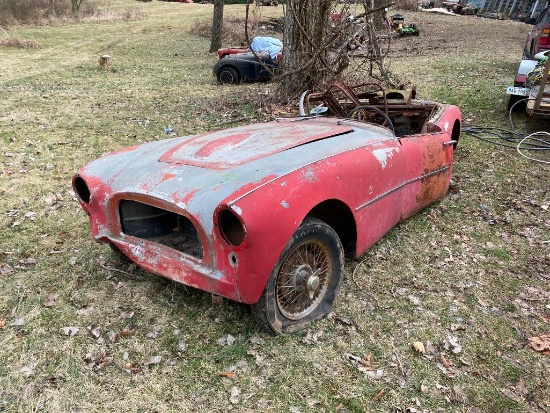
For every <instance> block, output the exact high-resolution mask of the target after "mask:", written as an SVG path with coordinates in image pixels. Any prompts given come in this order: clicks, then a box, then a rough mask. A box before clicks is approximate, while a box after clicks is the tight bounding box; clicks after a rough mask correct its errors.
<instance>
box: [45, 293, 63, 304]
mask: <svg viewBox="0 0 550 413" xmlns="http://www.w3.org/2000/svg"><path fill="white" fill-rule="evenodd" d="M58 297H59V294H57V293H51V294H50V295H48V297H46V299H45V300H44V302H43V303H42V305H43V306H44V307H47V308H50V307H53V306H55V304H56V302H57V298H58Z"/></svg>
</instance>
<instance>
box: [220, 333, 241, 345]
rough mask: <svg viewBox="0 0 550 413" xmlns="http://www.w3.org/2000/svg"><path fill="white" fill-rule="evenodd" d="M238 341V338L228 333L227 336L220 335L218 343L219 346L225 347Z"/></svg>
mask: <svg viewBox="0 0 550 413" xmlns="http://www.w3.org/2000/svg"><path fill="white" fill-rule="evenodd" d="M235 341H236V338H235V337H233V336H232V335H231V334H226V335H225V336H222V337H220V338H219V339H218V340H217V341H216V343H218V345H219V346H222V347H225V346H230V345H232V344H234V343H235Z"/></svg>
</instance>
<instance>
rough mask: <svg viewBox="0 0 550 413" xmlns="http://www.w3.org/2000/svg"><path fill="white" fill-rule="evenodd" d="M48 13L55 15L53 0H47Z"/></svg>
mask: <svg viewBox="0 0 550 413" xmlns="http://www.w3.org/2000/svg"><path fill="white" fill-rule="evenodd" d="M48 9H49V10H48V14H49V15H50V16H51V17H53V16H55V0H49V7H48Z"/></svg>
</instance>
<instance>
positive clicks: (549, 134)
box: [516, 131, 550, 164]
mask: <svg viewBox="0 0 550 413" xmlns="http://www.w3.org/2000/svg"><path fill="white" fill-rule="evenodd" d="M540 135H546V136H550V133H548V132H544V131H540V132H534V133H532V134H530V135H527V136H526V137H525V138H523V139H522V140H521V141H520V142H519V143H518V146H517V148H516V149H517V151H518V153H519V154H520V155H521V156H523V157H524V158H527V159H530V160H531V161H535V162H540V163H545V164H550V161H543V160H542V159H537V158H532V157H530V156H527V155H525V154H524V153H523V152H521V150H520V147H521V145H522V143H523V142H525V141H526V140H527V139H532V138H533V137H534V136H540Z"/></svg>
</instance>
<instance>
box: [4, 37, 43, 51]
mask: <svg viewBox="0 0 550 413" xmlns="http://www.w3.org/2000/svg"><path fill="white" fill-rule="evenodd" d="M0 46H4V47H15V48H19V49H40V47H41V46H40V45H39V44H38V43H37V42H36V41H34V40H22V39H20V38H18V37H8V38H7V39H2V40H0Z"/></svg>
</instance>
